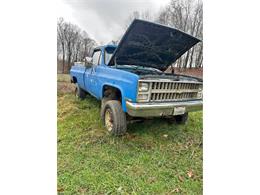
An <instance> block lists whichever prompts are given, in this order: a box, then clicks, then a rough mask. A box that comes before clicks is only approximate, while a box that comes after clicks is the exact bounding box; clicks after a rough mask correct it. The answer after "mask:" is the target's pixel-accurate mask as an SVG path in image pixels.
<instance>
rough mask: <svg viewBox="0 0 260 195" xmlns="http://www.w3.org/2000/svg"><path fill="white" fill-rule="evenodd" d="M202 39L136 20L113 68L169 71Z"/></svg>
mask: <svg viewBox="0 0 260 195" xmlns="http://www.w3.org/2000/svg"><path fill="white" fill-rule="evenodd" d="M199 41H200V40H199V39H197V38H195V37H193V36H191V35H189V34H186V33H184V32H182V31H180V30H177V29H174V28H171V27H168V26H163V25H160V24H156V23H152V22H147V21H143V20H137V19H136V20H134V21H133V22H132V24H131V25H130V26H129V28H128V29H127V31H126V33H125V34H124V36H123V38H122V39H121V41H120V43H119V45H118V47H117V49H116V51H115V52H114V54H113V56H112V57H111V59H110V61H109V63H108V64H109V65H115V64H118V65H139V66H145V67H153V68H157V69H159V70H165V69H166V68H167V67H168V66H169V65H171V64H172V63H174V62H175V61H176V60H177V59H178V58H179V57H181V56H182V55H183V54H184V53H185V52H186V51H188V50H189V49H190V48H191V47H192V46H194V45H195V44H196V43H198V42H199Z"/></svg>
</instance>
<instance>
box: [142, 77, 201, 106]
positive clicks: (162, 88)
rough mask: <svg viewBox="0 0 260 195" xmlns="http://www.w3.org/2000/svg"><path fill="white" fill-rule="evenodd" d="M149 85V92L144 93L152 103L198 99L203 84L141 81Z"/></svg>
mask: <svg viewBox="0 0 260 195" xmlns="http://www.w3.org/2000/svg"><path fill="white" fill-rule="evenodd" d="M139 82H146V83H149V90H148V91H147V92H142V93H144V94H148V96H149V100H148V101H150V102H162V101H180V100H192V99H198V98H197V97H198V92H199V90H200V87H202V83H201V82H194V81H185V82H183V81H169V80H152V81H150V80H140V81H139Z"/></svg>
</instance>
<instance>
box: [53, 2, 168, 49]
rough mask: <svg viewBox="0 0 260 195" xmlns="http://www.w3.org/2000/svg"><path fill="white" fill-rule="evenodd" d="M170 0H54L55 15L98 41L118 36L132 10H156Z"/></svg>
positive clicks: (155, 11)
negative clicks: (55, 4)
mask: <svg viewBox="0 0 260 195" xmlns="http://www.w3.org/2000/svg"><path fill="white" fill-rule="evenodd" d="M169 1H170V0H58V1H57V4H58V5H57V13H58V15H57V17H63V18H64V19H65V20H66V21H69V22H72V23H74V24H77V25H78V26H79V27H80V28H81V29H82V30H85V31H86V32H87V33H88V34H89V35H90V37H91V38H93V39H95V40H96V41H97V42H98V43H99V44H106V43H108V42H110V41H111V40H116V39H118V38H120V36H121V35H122V33H124V26H125V23H126V20H127V18H128V16H129V15H130V14H131V13H132V12H133V11H145V10H150V11H151V12H154V13H157V12H158V11H159V10H160V9H161V8H162V7H163V6H165V5H166V4H167V3H169Z"/></svg>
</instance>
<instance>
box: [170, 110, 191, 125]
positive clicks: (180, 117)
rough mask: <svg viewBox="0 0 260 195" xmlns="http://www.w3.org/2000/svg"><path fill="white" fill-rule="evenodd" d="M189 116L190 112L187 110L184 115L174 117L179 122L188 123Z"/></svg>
mask: <svg viewBox="0 0 260 195" xmlns="http://www.w3.org/2000/svg"><path fill="white" fill-rule="evenodd" d="M188 116H189V115H188V112H186V113H185V114H183V115H177V116H174V118H175V121H176V123H177V124H186V123H187V120H188Z"/></svg>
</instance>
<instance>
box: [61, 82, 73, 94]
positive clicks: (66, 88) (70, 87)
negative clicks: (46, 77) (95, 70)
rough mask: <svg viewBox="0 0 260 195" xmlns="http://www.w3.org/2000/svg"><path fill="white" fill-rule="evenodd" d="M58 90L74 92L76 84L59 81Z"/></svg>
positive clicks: (62, 92)
mask: <svg viewBox="0 0 260 195" xmlns="http://www.w3.org/2000/svg"><path fill="white" fill-rule="evenodd" d="M57 91H58V93H59V94H64V93H74V92H75V85H74V84H72V83H68V82H57Z"/></svg>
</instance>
